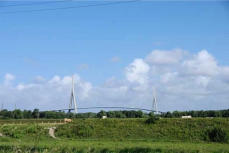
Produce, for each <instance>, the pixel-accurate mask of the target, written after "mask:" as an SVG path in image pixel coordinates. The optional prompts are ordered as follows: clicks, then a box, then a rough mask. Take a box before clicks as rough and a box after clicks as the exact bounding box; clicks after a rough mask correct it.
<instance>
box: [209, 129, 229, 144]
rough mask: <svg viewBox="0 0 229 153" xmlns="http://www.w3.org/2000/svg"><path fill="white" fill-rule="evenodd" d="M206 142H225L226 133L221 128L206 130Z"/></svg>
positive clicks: (226, 139) (226, 138)
mask: <svg viewBox="0 0 229 153" xmlns="http://www.w3.org/2000/svg"><path fill="white" fill-rule="evenodd" d="M205 138H206V140H209V141H212V142H227V141H228V137H227V133H226V131H225V130H224V129H222V128H221V127H214V128H210V129H207V131H206V133H205Z"/></svg>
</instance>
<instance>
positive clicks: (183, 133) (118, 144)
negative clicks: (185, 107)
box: [0, 114, 229, 153]
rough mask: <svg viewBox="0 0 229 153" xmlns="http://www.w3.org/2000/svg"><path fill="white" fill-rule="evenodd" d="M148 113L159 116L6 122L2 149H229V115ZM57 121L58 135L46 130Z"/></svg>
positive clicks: (133, 152)
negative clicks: (164, 115) (184, 116)
mask: <svg viewBox="0 0 229 153" xmlns="http://www.w3.org/2000/svg"><path fill="white" fill-rule="evenodd" d="M150 116H151V118H156V122H154V123H153V124H151V123H150V124H146V121H147V120H148V118H136V119H125V118H124V119H116V118H108V119H95V118H91V119H74V121H73V122H72V123H68V124H54V123H52V124H48V123H45V124H40V123H42V122H40V120H32V121H39V122H37V123H29V122H24V123H23V124H8V123H2V124H0V133H1V134H2V135H3V136H2V137H0V153H1V152H12V153H13V152H28V153H29V152H57V153H58V152H64V153H67V152H68V153H71V152H76V153H81V152H82V153H100V152H101V153H102V152H105V153H229V145H228V142H227V141H221V140H222V139H221V138H222V137H224V136H225V137H226V136H227V135H228V134H229V118H192V119H177V118H172V119H166V118H161V119H159V120H157V117H156V116H153V115H152V114H151V115H150ZM4 121H7V120H4ZM18 121H20V120H18ZM43 121H45V119H43ZM53 126H55V127H56V132H55V136H56V137H57V139H53V138H51V137H50V136H49V135H48V128H49V127H53ZM212 135H213V138H214V139H211V138H212ZM218 138H220V139H218ZM215 140H217V141H215ZM218 140H220V141H218ZM209 141H213V142H209ZM216 142H220V143H216Z"/></svg>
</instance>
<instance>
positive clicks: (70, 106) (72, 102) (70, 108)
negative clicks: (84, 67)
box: [69, 75, 78, 114]
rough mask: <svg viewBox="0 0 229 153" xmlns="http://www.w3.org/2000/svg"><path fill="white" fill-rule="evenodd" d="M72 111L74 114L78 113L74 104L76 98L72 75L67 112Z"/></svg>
mask: <svg viewBox="0 0 229 153" xmlns="http://www.w3.org/2000/svg"><path fill="white" fill-rule="evenodd" d="M72 109H73V110H74V113H75V114H76V113H78V111H77V104H76V96H75V82H74V75H73V76H72V90H71V97H70V104H69V112H70V111H71V110H72Z"/></svg>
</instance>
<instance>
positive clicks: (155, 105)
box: [152, 88, 159, 114]
mask: <svg viewBox="0 0 229 153" xmlns="http://www.w3.org/2000/svg"><path fill="white" fill-rule="evenodd" d="M152 110H153V112H154V114H159V112H158V108H157V96H156V89H155V88H153V108H152Z"/></svg>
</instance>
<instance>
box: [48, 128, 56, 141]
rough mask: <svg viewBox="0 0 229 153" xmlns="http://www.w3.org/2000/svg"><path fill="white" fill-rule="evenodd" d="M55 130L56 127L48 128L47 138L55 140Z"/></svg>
mask: <svg viewBox="0 0 229 153" xmlns="http://www.w3.org/2000/svg"><path fill="white" fill-rule="evenodd" d="M55 129H56V127H51V128H49V136H50V137H52V138H54V139H56V137H55Z"/></svg>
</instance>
